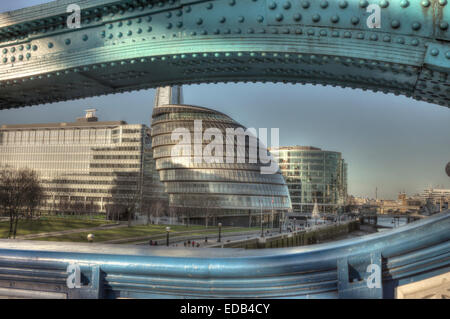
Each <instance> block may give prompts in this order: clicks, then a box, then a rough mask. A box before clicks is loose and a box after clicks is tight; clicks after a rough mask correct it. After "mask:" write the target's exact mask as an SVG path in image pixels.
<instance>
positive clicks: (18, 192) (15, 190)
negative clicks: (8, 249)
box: [0, 168, 43, 238]
mask: <svg viewBox="0 0 450 319" xmlns="http://www.w3.org/2000/svg"><path fill="white" fill-rule="evenodd" d="M42 199H43V190H42V187H41V185H40V182H39V178H38V176H37V174H36V172H35V171H33V170H30V169H20V170H14V169H9V168H4V169H1V170H0V207H1V209H2V211H3V212H4V213H6V214H8V215H9V233H8V238H15V237H16V233H17V224H18V221H19V219H20V217H21V216H26V215H28V214H32V212H33V211H34V209H35V208H36V207H37V206H38V205H39V204H40V203H41V201H42Z"/></svg>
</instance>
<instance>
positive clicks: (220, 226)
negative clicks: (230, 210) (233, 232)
mask: <svg viewBox="0 0 450 319" xmlns="http://www.w3.org/2000/svg"><path fill="white" fill-rule="evenodd" d="M217 226H219V239H218V240H217V242H219V243H220V240H221V239H222V223H218V224H217Z"/></svg>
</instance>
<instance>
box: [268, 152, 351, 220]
mask: <svg viewBox="0 0 450 319" xmlns="http://www.w3.org/2000/svg"><path fill="white" fill-rule="evenodd" d="M271 152H272V154H273V156H274V157H275V158H277V160H278V163H279V165H280V168H281V171H282V173H283V176H284V178H285V180H286V183H287V185H288V188H289V192H290V195H291V200H292V209H293V211H294V212H300V213H310V212H312V210H313V207H314V203H315V202H316V201H317V204H318V207H319V210H320V212H328V213H331V212H336V211H337V209H338V208H339V207H341V206H343V205H344V204H345V201H346V199H347V164H346V163H345V161H344V159H343V158H342V154H341V153H339V152H332V151H324V150H321V149H320V148H316V147H311V146H287V147H280V148H278V149H271Z"/></svg>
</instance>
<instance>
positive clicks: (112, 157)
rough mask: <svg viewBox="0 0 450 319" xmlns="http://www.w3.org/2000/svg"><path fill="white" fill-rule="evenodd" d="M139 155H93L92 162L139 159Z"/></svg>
mask: <svg viewBox="0 0 450 319" xmlns="http://www.w3.org/2000/svg"><path fill="white" fill-rule="evenodd" d="M140 158H141V157H140V156H139V155H94V156H93V159H94V160H103V159H108V160H130V159H140Z"/></svg>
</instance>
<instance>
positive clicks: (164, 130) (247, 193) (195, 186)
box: [152, 90, 291, 227]
mask: <svg viewBox="0 0 450 319" xmlns="http://www.w3.org/2000/svg"><path fill="white" fill-rule="evenodd" d="M163 94H164V96H170V95H171V94H170V92H169V93H167V92H161V90H159V92H158V94H157V103H156V106H155V108H154V110H153V117H152V147H153V156H154V158H155V160H156V169H157V170H158V171H159V174H160V180H161V182H163V183H164V185H165V190H166V192H167V193H168V195H169V206H170V207H171V208H172V210H173V211H175V212H176V213H177V214H178V216H179V217H180V218H183V219H188V220H189V222H190V223H197V224H205V223H206V224H217V223H219V222H220V223H222V224H223V225H234V226H238V225H240V226H251V225H259V223H260V221H261V219H260V218H261V216H263V218H264V221H265V222H266V223H271V224H268V225H274V227H277V225H278V222H279V220H280V217H281V216H282V214H281V213H283V212H286V211H288V210H290V209H291V202H290V198H289V191H288V188H287V186H286V183H285V181H284V178H283V176H282V174H281V171H280V170H279V168H278V166H277V169H276V172H275V173H274V174H262V173H261V168H262V167H264V164H262V163H261V162H262V161H260V159H259V156H258V158H257V159H256V160H254V161H253V162H254V163H252V161H251V159H252V155H251V154H253V153H251V152H250V151H249V145H251V141H252V140H253V141H254V139H256V138H255V137H254V136H253V135H248V134H247V135H245V141H246V143H245V151H244V152H242V150H243V149H242V148H241V149H239V148H238V147H237V139H238V138H239V136H240V135H239V134H237V135H235V136H233V137H230V136H228V137H227V129H233V130H236V129H238V131H239V129H242V130H243V131H245V130H246V128H245V127H243V126H242V125H240V124H239V123H237V122H235V121H234V120H233V119H231V118H230V117H228V116H227V115H225V114H223V113H220V112H217V111H214V110H211V109H207V108H204V107H199V106H192V105H183V104H161V103H164V102H158V99H159V101H161V98H160V96H161V95H163ZM172 101H173V100H171V99H169V100H166V101H165V102H166V103H167V102H169V103H170V102H172ZM200 120H201V130H200V131H198V130H197V131H196V130H195V127H196V126H195V125H196V124H198V123H200V122H199V121H200ZM211 129H213V130H215V132H216V133H221V134H222V135H223V137H224V138H223V140H222V141H219V142H217V144H216V146H217V148H216V149H215V151H214V152H215V153H214V155H215V156H216V157H215V160H214V161H213V162H208V160H207V159H205V158H202V159H201V160H200V161H199V160H196V159H195V156H196V151H197V154H198V150H199V149H200V152H202V151H204V150H205V148H207V147H208V144H210V143H211V140H212V139H206V138H205V133H206V132H207V131H208V130H211ZM177 130H178V131H180V130H181V132H184V133H187V134H188V135H189V136H191V137H192V138H191V139H190V140H184V139H181V138H180V139H178V140H177V139H174V137H176V136H172V133H173V132H177ZM235 132H236V131H235ZM196 133H197V134H198V133H200V135H201V138H200V139H199V137H198V135H196ZM230 138H232V139H233V142H236V143H234V144H232V145H233V150H234V155H233V161H232V163H230V161H229V160H227V159H226V154H227V152H226V145H225V143H226V142H227V141H228V142H229V141H230ZM215 141H217V138H216V139H215ZM256 141H257V139H256ZM180 145H181V146H183V147H184V148H183V152H178V153H177V152H174V148H175V147H180ZM196 147H197V150H196V149H195V148H196ZM218 149H222V150H223V153H220V151H218ZM264 150H265V152H266V153H268V152H267V149H264ZM258 151H259V148H258ZM258 154H259V153H258ZM244 159H245V160H244Z"/></svg>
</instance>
